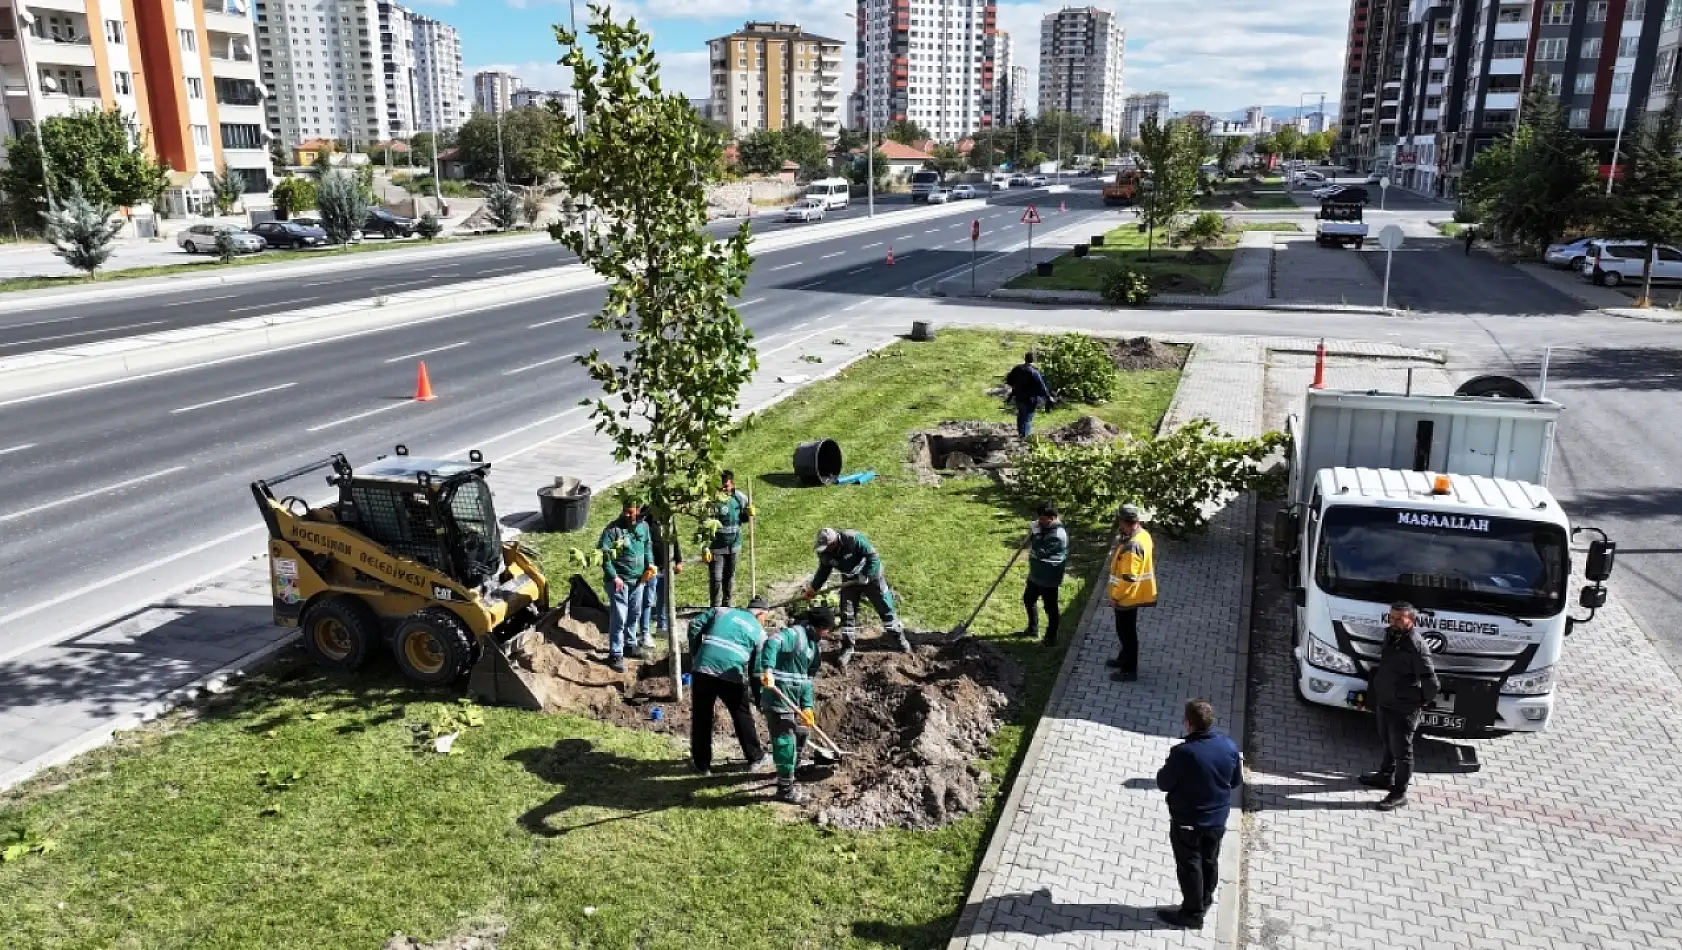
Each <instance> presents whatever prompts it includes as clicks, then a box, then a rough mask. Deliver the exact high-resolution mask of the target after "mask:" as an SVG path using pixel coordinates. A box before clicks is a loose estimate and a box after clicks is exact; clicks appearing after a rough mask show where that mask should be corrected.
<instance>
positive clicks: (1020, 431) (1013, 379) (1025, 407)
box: [1005, 353, 1057, 441]
mask: <svg viewBox="0 0 1682 950" xmlns="http://www.w3.org/2000/svg"><path fill="white" fill-rule="evenodd" d="M1005 385H1006V386H1009V387H1010V401H1011V404H1012V405H1014V406H1015V407H1016V435H1017V438H1020V439H1022V440H1024V441H1026V440H1027V438H1028V435H1029V434H1030V433H1032V432H1033V431H1034V413H1035V412H1038V411H1039V410H1040V408H1041V407H1042V406H1044V407H1045V408H1050V406H1051V404H1052V403H1053V402H1056V401H1057V399H1056V397H1055V396H1053V395H1052V394H1051V387H1050V386H1047V385H1046V383H1045V377H1044V376H1042V375H1040V371H1039V369H1038V368H1036V367H1035V366H1034V354H1032V353H1027V354H1024V355H1023V357H1022V362H1021V363H1018V364H1017V365H1016V366H1015V367H1014V368H1013V369H1011V371H1010V372H1009V373H1006V374H1005Z"/></svg>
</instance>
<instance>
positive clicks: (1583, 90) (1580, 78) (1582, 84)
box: [1571, 73, 1594, 96]
mask: <svg viewBox="0 0 1682 950" xmlns="http://www.w3.org/2000/svg"><path fill="white" fill-rule="evenodd" d="M1571 91H1572V92H1574V93H1576V94H1577V95H1579V96H1591V95H1594V73H1578V74H1577V84H1576V85H1575V86H1573V87H1572V89H1571Z"/></svg>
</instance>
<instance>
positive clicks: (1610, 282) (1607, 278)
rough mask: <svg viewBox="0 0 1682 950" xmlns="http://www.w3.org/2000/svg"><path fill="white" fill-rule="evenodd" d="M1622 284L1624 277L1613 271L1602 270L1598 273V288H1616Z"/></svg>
mask: <svg viewBox="0 0 1682 950" xmlns="http://www.w3.org/2000/svg"><path fill="white" fill-rule="evenodd" d="M1623 282H1624V275H1622V274H1620V273H1618V272H1617V271H1615V270H1603V271H1601V272H1600V286H1602V287H1616V286H1618V285H1619V284H1621V283H1623Z"/></svg>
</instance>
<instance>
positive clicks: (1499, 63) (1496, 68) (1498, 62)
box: [1489, 59, 1524, 76]
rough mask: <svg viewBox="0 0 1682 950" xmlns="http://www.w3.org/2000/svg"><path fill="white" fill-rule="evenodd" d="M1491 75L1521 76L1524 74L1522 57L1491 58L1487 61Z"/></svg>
mask: <svg viewBox="0 0 1682 950" xmlns="http://www.w3.org/2000/svg"><path fill="white" fill-rule="evenodd" d="M1489 74H1490V75H1491V76H1522V75H1524V60H1523V59H1492V60H1490V61H1489Z"/></svg>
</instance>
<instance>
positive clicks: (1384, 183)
mask: <svg viewBox="0 0 1682 950" xmlns="http://www.w3.org/2000/svg"><path fill="white" fill-rule="evenodd" d="M1378 187H1380V188H1383V189H1384V190H1385V191H1389V190H1390V176H1389V175H1385V176H1384V177H1383V178H1380V179H1379V180H1378Z"/></svg>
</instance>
